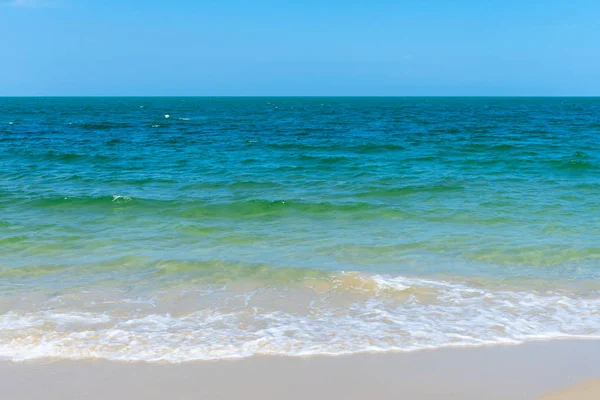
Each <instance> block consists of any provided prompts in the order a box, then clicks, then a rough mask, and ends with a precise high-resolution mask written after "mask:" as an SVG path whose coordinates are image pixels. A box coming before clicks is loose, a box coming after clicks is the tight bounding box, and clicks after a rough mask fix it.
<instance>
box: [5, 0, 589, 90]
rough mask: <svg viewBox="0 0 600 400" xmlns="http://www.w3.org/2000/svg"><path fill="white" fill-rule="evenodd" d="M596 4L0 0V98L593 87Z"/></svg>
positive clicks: (528, 0)
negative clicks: (11, 96) (10, 96)
mask: <svg viewBox="0 0 600 400" xmlns="http://www.w3.org/2000/svg"><path fill="white" fill-rule="evenodd" d="M599 21H600V1H598V0H572V1H567V0H561V1H558V0H546V1H542V0H519V1H517V0H502V1H501V0H456V1H441V0H429V1H426V0H423V1H416V0H411V1H405V0H396V1H392V0H370V1H353V0H346V1H338V0H329V1H316V0H304V1H299V0H288V1H281V0H279V1H274V0H273V1H271V0H256V1H250V0H246V1H232V0H221V1H217V0H214V1H210V2H209V1H202V0H198V1H192V0H179V1H177V0H174V1H164V0H162V1H158V0H146V1H138V0H128V1H126V0H120V1H119V0H103V1H100V0H98V1H91V0H0V51H1V52H2V53H1V54H2V56H1V57H0V96H1V95H398V96H404V95H600V22H599Z"/></svg>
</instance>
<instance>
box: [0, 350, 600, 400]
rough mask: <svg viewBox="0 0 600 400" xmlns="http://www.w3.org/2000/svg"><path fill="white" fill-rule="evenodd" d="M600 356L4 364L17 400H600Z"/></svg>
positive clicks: (6, 383)
mask: <svg viewBox="0 0 600 400" xmlns="http://www.w3.org/2000/svg"><path fill="white" fill-rule="evenodd" d="M599 354H600V341H555V342H532V343H528V344H525V345H520V346H494V347H480V348H447V349H439V350H431V351H417V352H412V353H385V354H361V355H350V356H336V357H331V356H316V357H306V358H301V357H251V358H247V359H241V360H227V361H215V362H188V363H181V364H168V363H131V362H110V361H101V360H85V361H52V360H46V361H36V362H27V363H9V362H3V363H0V385H2V388H3V389H2V391H3V398H6V399H13V400H18V399H39V398H44V399H47V400H54V399H56V400H58V399H70V398H85V399H90V400H100V399H112V400H120V399H128V400H131V399H164V398H170V399H182V400H183V399H239V398H243V397H244V398H249V399H276V398H285V399H308V398H310V399H365V398H377V399H399V398H405V399H483V398H485V399H513V400H514V399H536V398H543V399H545V400H556V399H597V398H599V397H598V393H600V392H599V391H598V389H599V388H600V385H599V384H598V380H595V381H590V380H591V379H594V378H598V377H600V363H598V355H599ZM581 382H583V383H581ZM574 385H575V387H572V386H574ZM565 388H566V389H565ZM541 396H545V397H541Z"/></svg>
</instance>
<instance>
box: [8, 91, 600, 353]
mask: <svg viewBox="0 0 600 400" xmlns="http://www.w3.org/2000/svg"><path fill="white" fill-rule="evenodd" d="M165 115H169V118H166V117H165ZM599 280H600V99H597V98H1V99H0V358H1V359H8V360H26V359H35V358H41V357H55V358H66V359H80V358H106V359H115V360H147V361H167V362H181V361H187V360H203V359H219V358H234V357H246V356H252V355H257V354H261V355H266V354H278V355H310V354H347V353H355V352H365V351H381V352H383V351H410V350H416V349H423V348H436V347H444V346H475V345H493V344H506V343H521V342H523V341H527V340H540V339H544V340H550V339H559V338H589V339H592V338H600V281H599Z"/></svg>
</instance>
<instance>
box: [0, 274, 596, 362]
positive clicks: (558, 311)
mask: <svg viewBox="0 0 600 400" xmlns="http://www.w3.org/2000/svg"><path fill="white" fill-rule="evenodd" d="M371 279H373V280H374V281H375V282H377V286H378V287H379V291H377V293H376V294H375V295H372V296H370V297H367V298H366V299H363V300H357V301H354V302H351V303H350V304H349V305H347V304H346V305H343V306H342V305H339V304H336V303H335V302H328V299H329V296H331V293H326V294H318V293H316V294H315V296H321V297H318V298H317V300H318V301H315V299H313V301H312V302H311V303H310V304H311V305H310V306H308V308H307V309H304V310H299V311H298V312H295V311H294V312H290V311H283V310H278V309H271V310H267V309H265V308H261V307H257V306H255V305H253V304H251V303H250V302H249V301H248V298H250V297H252V296H253V295H254V294H249V293H242V294H240V293H238V294H237V295H238V296H242V297H244V298H245V299H246V301H243V302H241V303H240V304H246V305H245V306H244V305H241V306H239V307H227V308H225V307H218V306H215V307H214V308H206V309H198V310H196V311H193V312H190V313H186V314H182V315H175V314H173V315H172V314H170V313H156V312H155V311H151V313H147V314H143V313H142V312H141V311H140V312H139V313H137V314H131V313H129V314H127V315H122V314H119V313H116V312H112V313H111V311H105V312H103V313H91V312H71V313H68V312H53V311H51V310H48V311H37V312H30V313H26V314H17V313H15V312H9V313H7V314H4V315H0V357H2V358H7V359H10V360H15V361H18V360H27V359H34V358H40V357H59V358H67V359H81V358H105V359H111V360H144V361H167V362H182V361H190V360H212V359H221V358H239V357H248V356H252V355H288V356H304V355H315V354H330V355H333V354H348V353H359V352H385V351H412V350H418V349H426V348H437V347H446V346H481V345H492V344H515V343H522V342H524V341H527V340H549V339H562V338H589V339H592V338H594V339H600V298H599V297H597V296H586V297H574V296H565V295H558V294H550V295H543V296H542V295H538V294H536V293H533V292H527V291H503V290H490V289H483V288H479V287H472V286H469V285H467V284H462V283H461V284H457V283H453V282H449V281H436V280H427V279H414V278H405V277H391V278H390V277H384V276H373V277H371ZM390 288H391V289H393V290H396V291H398V292H399V293H402V292H405V291H407V290H414V289H419V288H420V289H425V290H429V289H431V290H432V293H435V294H436V297H435V299H434V301H429V302H422V301H420V300H419V299H418V296H409V297H408V299H406V298H403V299H402V300H398V299H397V298H396V299H395V298H394V297H393V296H389V290H390ZM386 291H387V292H386ZM260 292H261V291H257V292H256V293H257V294H256V295H257V296H258V295H260ZM225 295H226V293H225V292H220V294H219V296H225ZM282 295H283V296H284V297H285V296H286V295H290V296H291V295H292V294H291V293H288V292H282ZM232 296H233V294H232ZM250 300H251V299H250Z"/></svg>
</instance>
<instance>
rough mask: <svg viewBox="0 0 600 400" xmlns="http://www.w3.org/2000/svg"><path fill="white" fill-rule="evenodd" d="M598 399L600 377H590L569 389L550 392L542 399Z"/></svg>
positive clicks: (599, 395) (599, 396)
mask: <svg viewBox="0 0 600 400" xmlns="http://www.w3.org/2000/svg"><path fill="white" fill-rule="evenodd" d="M592 399H593V400H597V399H600V379H590V380H587V381H584V382H582V383H580V384H578V385H575V386H572V387H569V388H567V389H563V390H559V391H557V392H554V393H550V394H548V395H546V396H544V397H542V398H541V399H540V400H592Z"/></svg>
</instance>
